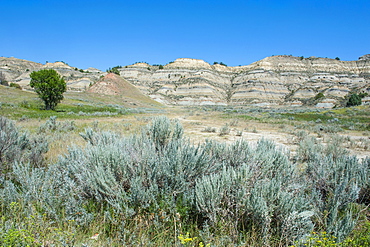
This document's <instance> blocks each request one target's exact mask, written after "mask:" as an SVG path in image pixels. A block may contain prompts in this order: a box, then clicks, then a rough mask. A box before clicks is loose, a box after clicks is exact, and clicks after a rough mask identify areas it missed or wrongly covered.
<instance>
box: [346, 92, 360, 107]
mask: <svg viewBox="0 0 370 247" xmlns="http://www.w3.org/2000/svg"><path fill="white" fill-rule="evenodd" d="M356 105H361V97H360V96H358V95H357V94H356V93H354V94H351V95H350V96H349V98H348V101H347V106H356Z"/></svg>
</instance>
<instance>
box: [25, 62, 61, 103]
mask: <svg viewBox="0 0 370 247" xmlns="http://www.w3.org/2000/svg"><path fill="white" fill-rule="evenodd" d="M30 77H31V82H30V86H31V87H32V88H34V89H35V91H36V93H37V94H38V95H39V97H40V99H42V100H43V101H44V104H45V109H46V110H54V109H55V107H56V106H57V104H58V103H60V101H61V100H62V99H63V93H64V92H65V91H67V84H66V82H65V81H64V79H63V78H62V77H61V76H60V75H59V74H58V73H57V72H56V71H55V70H52V69H50V70H40V71H34V72H32V73H31V74H30Z"/></svg>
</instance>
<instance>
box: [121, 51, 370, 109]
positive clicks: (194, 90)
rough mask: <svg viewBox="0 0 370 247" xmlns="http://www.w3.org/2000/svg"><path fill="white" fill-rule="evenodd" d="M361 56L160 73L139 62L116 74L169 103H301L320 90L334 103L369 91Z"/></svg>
mask: <svg viewBox="0 0 370 247" xmlns="http://www.w3.org/2000/svg"><path fill="white" fill-rule="evenodd" d="M361 58H362V59H361ZM361 58H360V59H359V60H358V61H338V60H335V59H328V58H315V57H310V58H303V57H293V56H273V57H267V58H265V59H262V60H260V61H257V62H254V63H252V64H250V65H247V66H238V67H226V66H223V65H219V64H216V65H210V64H208V63H206V62H204V61H202V60H197V59H190V58H180V59H177V60H176V61H174V62H172V63H170V64H167V65H165V66H163V69H159V67H158V66H150V65H149V64H145V63H140V64H134V65H130V66H126V67H124V68H121V69H119V70H120V73H121V76H122V77H123V78H125V79H127V80H128V81H130V82H131V83H133V84H134V85H135V86H137V87H139V88H140V90H142V91H143V92H145V93H146V94H148V95H150V96H151V97H152V98H154V99H156V100H158V101H161V102H164V103H167V104H178V105H202V104H214V105H217V104H222V105H225V104H249V103H266V102H267V103H268V102H270V103H284V104H289V103H290V102H291V104H292V105H300V104H302V102H306V101H307V100H308V99H312V98H314V97H315V96H316V95H317V94H318V93H320V92H321V93H323V94H324V95H325V97H326V98H327V99H328V98H329V99H330V98H331V99H333V100H334V102H335V100H339V99H340V98H343V97H345V96H346V95H347V94H348V93H349V92H351V91H352V90H355V89H356V90H362V91H370V88H369V83H370V59H368V58H366V56H363V57H361ZM332 102H333V101H332Z"/></svg>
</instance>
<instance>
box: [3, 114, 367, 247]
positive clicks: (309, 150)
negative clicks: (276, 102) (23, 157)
mask: <svg viewBox="0 0 370 247" xmlns="http://www.w3.org/2000/svg"><path fill="white" fill-rule="evenodd" d="M2 130H3V128H2ZM3 132H4V133H5V135H6V133H12V130H8V129H4V131H3ZM81 136H82V138H83V139H84V140H86V142H87V144H86V146H85V147H78V146H75V147H71V148H70V149H69V151H68V153H67V154H65V155H64V156H63V157H61V158H60V159H59V161H58V162H56V163H55V164H51V165H50V166H49V167H48V168H47V169H46V168H37V167H34V166H32V165H29V164H28V162H15V163H14V164H13V165H12V169H13V172H12V176H11V177H8V178H4V181H3V183H2V185H1V186H0V195H1V196H0V197H1V198H0V199H1V204H2V205H1V207H2V213H3V214H4V215H7V214H9V209H7V205H10V204H11V203H14V202H22V204H21V207H20V208H19V213H20V214H22V213H23V214H24V215H27V214H29V213H30V212H31V213H35V211H36V212H38V213H40V214H43V215H46V217H48V218H50V221H53V222H70V221H73V222H75V224H76V225H78V226H79V227H82V228H83V227H85V229H87V228H88V227H89V225H90V224H91V223H92V222H94V221H96V220H99V219H100V220H102V222H103V224H104V228H105V230H106V232H105V234H106V236H108V237H109V238H113V237H116V238H118V239H120V241H121V244H128V241H130V240H129V239H130V237H131V239H132V238H135V236H133V235H132V233H130V232H129V229H128V227H127V226H128V224H129V222H130V220H131V219H133V218H139V219H141V220H140V222H141V223H140V224H141V226H143V224H149V223H145V222H151V223H150V224H153V225H156V226H158V225H166V226H168V225H171V227H172V225H173V224H174V230H173V231H174V232H175V236H179V234H182V233H183V232H180V230H179V229H181V228H180V225H181V222H182V223H183V224H185V222H186V224H188V226H189V225H191V226H192V228H193V229H194V228H197V229H199V230H198V236H200V237H199V241H202V244H203V242H204V243H211V242H212V241H213V240H214V239H215V237H214V236H221V237H220V238H222V239H223V240H222V241H223V242H222V243H223V244H222V245H224V246H225V245H226V243H228V244H230V245H236V244H240V243H242V241H243V238H244V237H245V236H246V235H245V234H248V233H252V232H259V233H260V234H259V235H258V237H257V239H256V241H260V244H261V245H264V246H268V245H274V244H275V243H278V244H280V245H287V244H293V243H295V242H296V241H299V240H302V241H303V240H304V239H306V238H307V236H309V235H310V234H311V233H312V231H314V230H315V231H326V232H328V233H330V234H331V236H335V237H336V238H335V239H336V241H343V240H344V239H345V238H346V237H347V236H348V235H349V234H350V232H351V231H352V229H353V228H354V226H355V224H356V221H357V215H358V207H356V205H357V204H355V203H356V200H357V199H358V195H359V191H360V189H361V188H365V187H367V186H369V166H370V159H365V160H363V161H359V160H357V159H356V158H355V157H350V156H347V155H346V154H345V153H343V152H340V150H338V149H339V147H338V146H334V147H330V146H327V147H323V146H322V145H320V144H317V143H315V142H314V140H313V139H310V138H309V137H303V136H302V141H301V144H300V147H299V150H298V155H297V157H296V158H295V159H294V160H296V161H295V162H293V161H291V160H290V159H289V154H288V153H287V152H286V151H284V150H282V149H280V148H278V147H277V146H276V145H275V144H274V143H272V142H271V141H268V140H264V139H262V140H260V141H259V142H258V143H257V144H256V145H250V144H249V143H247V142H246V141H244V140H239V141H237V142H234V143H232V144H226V143H219V142H215V141H206V142H204V143H201V144H198V145H194V144H192V143H191V142H190V141H189V140H188V139H186V138H184V137H183V128H182V126H181V125H180V124H179V122H177V121H171V120H169V119H168V118H166V117H157V118H154V119H153V121H152V122H151V123H149V124H148V125H147V126H146V127H145V128H143V130H142V131H141V132H140V133H138V134H135V135H132V136H129V137H122V136H120V135H118V134H116V133H114V132H98V131H94V130H92V129H86V130H85V132H84V133H81ZM13 139H14V140H19V137H12V136H11V135H10V136H9V137H8V136H5V137H4V138H3V139H1V142H4V141H3V140H13ZM17 145H18V146H19V145H20V144H17ZM17 145H16V146H17ZM2 157H5V156H4V155H3V156H2ZM144 216H148V217H149V219H150V221H149V220H148V221H144V220H143V219H144V218H145V217H144ZM6 219H8V220H5V222H4V226H2V227H0V232H3V234H9V232H10V231H11V230H14V229H22V228H20V227H21V226H20V225H17V224H18V223H17V222H14V221H12V220H11V219H10V218H6ZM17 227H18V228H17ZM163 229H166V227H164V228H163ZM212 236H213V237H212ZM243 236H244V237H243ZM194 239H195V238H194ZM147 241H149V240H147ZM176 241H177V240H176V238H173V239H168V242H169V243H172V245H174V244H175V243H176ZM148 245H150V244H148ZM199 245H200V243H199Z"/></svg>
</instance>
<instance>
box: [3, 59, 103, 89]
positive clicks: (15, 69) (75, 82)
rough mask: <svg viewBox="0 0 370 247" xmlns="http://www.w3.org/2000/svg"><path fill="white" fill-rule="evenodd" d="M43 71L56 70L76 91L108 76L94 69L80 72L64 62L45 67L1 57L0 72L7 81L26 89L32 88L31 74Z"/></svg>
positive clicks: (45, 65) (48, 64)
mask: <svg viewBox="0 0 370 247" xmlns="http://www.w3.org/2000/svg"><path fill="white" fill-rule="evenodd" d="M41 69H54V70H56V71H57V72H58V73H59V74H60V75H61V76H63V78H64V79H65V81H66V83H67V88H68V90H74V91H83V90H86V89H87V88H89V86H90V85H92V84H94V83H95V82H96V81H98V80H99V78H100V77H101V76H102V75H106V74H107V73H104V72H102V71H100V70H98V69H94V68H89V69H87V70H80V69H78V68H76V67H71V66H69V65H68V64H66V63H63V62H55V63H46V64H44V65H43V64H40V63H35V62H31V61H27V60H23V59H18V58H12V57H11V58H6V57H0V72H2V73H3V74H4V75H5V77H6V80H7V81H9V82H14V83H17V84H19V85H21V86H22V88H25V89H29V88H30V87H29V83H30V81H31V78H30V74H31V73H32V72H33V71H38V70H41Z"/></svg>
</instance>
